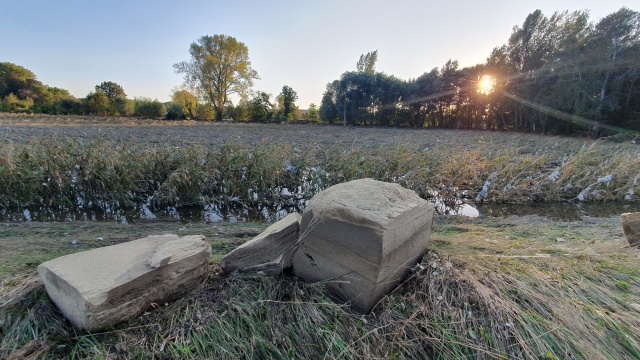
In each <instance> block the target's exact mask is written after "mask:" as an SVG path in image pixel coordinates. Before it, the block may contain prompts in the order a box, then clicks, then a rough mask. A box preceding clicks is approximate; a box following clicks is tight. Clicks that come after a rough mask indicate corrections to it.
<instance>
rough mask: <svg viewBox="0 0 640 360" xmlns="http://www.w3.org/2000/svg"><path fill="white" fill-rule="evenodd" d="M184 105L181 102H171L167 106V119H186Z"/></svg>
mask: <svg viewBox="0 0 640 360" xmlns="http://www.w3.org/2000/svg"><path fill="white" fill-rule="evenodd" d="M184 118H185V116H184V107H183V106H182V105H180V104H170V105H169V107H168V108H167V120H179V119H184Z"/></svg>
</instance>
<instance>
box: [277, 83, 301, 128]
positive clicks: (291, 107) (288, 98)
mask: <svg viewBox="0 0 640 360" xmlns="http://www.w3.org/2000/svg"><path fill="white" fill-rule="evenodd" d="M280 96H282V106H283V115H284V117H286V118H287V119H289V120H291V118H292V116H293V113H294V111H295V110H296V104H295V102H296V100H298V94H297V93H296V92H295V91H294V90H293V89H292V88H291V87H290V86H287V85H285V86H283V87H282V92H280Z"/></svg>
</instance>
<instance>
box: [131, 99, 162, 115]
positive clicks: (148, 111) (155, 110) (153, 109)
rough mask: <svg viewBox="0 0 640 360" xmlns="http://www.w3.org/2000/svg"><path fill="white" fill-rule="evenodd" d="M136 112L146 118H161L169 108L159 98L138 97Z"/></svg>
mask: <svg viewBox="0 0 640 360" xmlns="http://www.w3.org/2000/svg"><path fill="white" fill-rule="evenodd" d="M134 102H135V107H134V109H135V111H134V114H135V115H136V116H139V117H144V118H152V119H155V118H161V117H164V115H165V112H166V111H167V109H166V108H165V106H164V104H163V103H161V102H159V101H158V100H151V99H149V98H136V99H135V100H134Z"/></svg>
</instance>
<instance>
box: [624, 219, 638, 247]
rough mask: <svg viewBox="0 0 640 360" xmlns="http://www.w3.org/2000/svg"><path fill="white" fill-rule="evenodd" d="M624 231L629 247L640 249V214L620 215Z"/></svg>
mask: <svg viewBox="0 0 640 360" xmlns="http://www.w3.org/2000/svg"><path fill="white" fill-rule="evenodd" d="M620 218H621V219H622V220H621V221H620V223H621V225H622V231H623V232H624V236H625V237H626V238H627V241H628V242H629V245H631V246H635V247H639V248H640V212H636V213H626V214H622V215H620Z"/></svg>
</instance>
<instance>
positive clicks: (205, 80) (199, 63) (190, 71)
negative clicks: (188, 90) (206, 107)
mask: <svg viewBox="0 0 640 360" xmlns="http://www.w3.org/2000/svg"><path fill="white" fill-rule="evenodd" d="M189 53H190V54H191V59H190V60H189V61H183V62H181V63H177V64H174V65H173V67H174V68H175V71H176V73H178V74H184V80H185V82H186V83H187V84H189V85H191V86H192V87H193V88H195V89H196V90H197V91H198V92H199V93H200V94H201V95H202V97H203V98H205V99H207V100H208V101H209V102H211V104H212V105H213V107H214V109H215V110H216V120H218V121H220V120H222V117H223V115H224V110H225V103H227V102H228V100H229V99H228V97H229V95H231V94H234V93H237V94H240V95H242V96H244V95H246V92H247V90H248V89H249V88H250V87H251V86H253V80H254V79H258V78H259V77H258V73H257V72H256V71H255V70H253V69H252V68H251V61H249V50H248V49H247V47H246V46H245V44H244V43H241V42H239V41H237V40H236V39H235V38H234V37H231V36H226V35H214V36H208V35H207V36H203V37H201V38H200V39H198V40H197V41H196V42H194V43H192V44H191V47H190V48H189Z"/></svg>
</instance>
